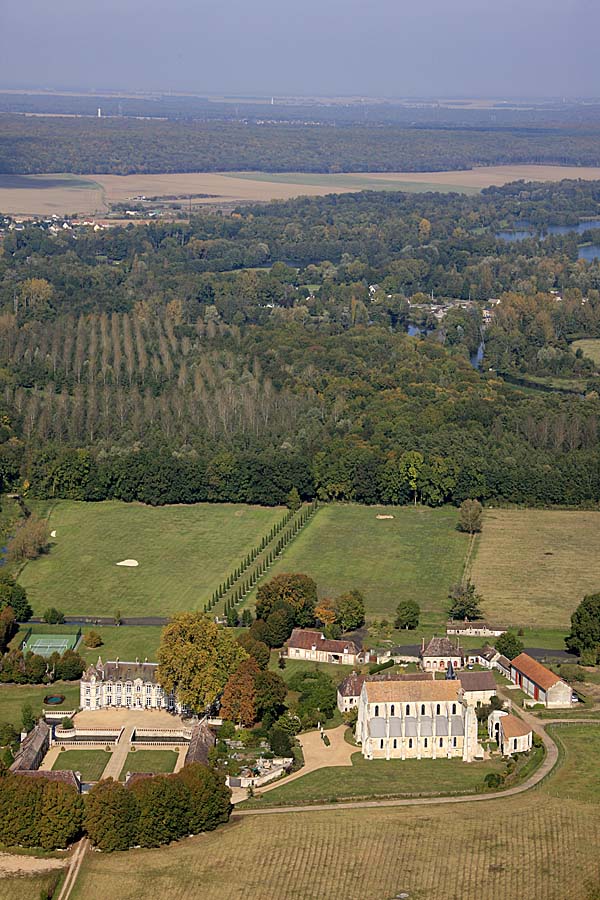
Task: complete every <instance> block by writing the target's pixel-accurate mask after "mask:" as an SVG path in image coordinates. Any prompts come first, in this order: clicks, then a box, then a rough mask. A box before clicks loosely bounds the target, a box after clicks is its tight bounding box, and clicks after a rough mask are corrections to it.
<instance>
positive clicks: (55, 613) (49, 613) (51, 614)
mask: <svg viewBox="0 0 600 900" xmlns="http://www.w3.org/2000/svg"><path fill="white" fill-rule="evenodd" d="M42 618H43V620H44V622H46V624H47V625H62V624H63V623H64V621H65V615H64V613H63V612H61V610H60V609H56V607H55V606H49V607H48V609H47V610H45V611H44V615H43V616H42Z"/></svg>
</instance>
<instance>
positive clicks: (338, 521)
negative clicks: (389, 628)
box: [269, 504, 469, 642]
mask: <svg viewBox="0 0 600 900" xmlns="http://www.w3.org/2000/svg"><path fill="white" fill-rule="evenodd" d="M377 515H392V516H393V517H394V518H393V519H383V520H380V519H377V518H376V516H377ZM457 521H458V513H457V510H456V509H454V508H453V507H444V508H442V509H429V508H427V507H416V508H415V507H410V506H408V507H380V506H377V507H373V506H357V505H352V504H348V505H345V504H344V505H342V504H331V505H329V506H325V507H322V508H321V509H320V510H319V511H318V512H317V514H316V515H315V517H314V519H313V521H312V522H311V523H310V524H309V525H308V527H307V528H305V529H304V531H302V532H301V533H300V534H299V535H298V537H297V538H296V539H295V540H294V541H293V542H292V544H291V545H290V546H289V548H288V549H287V550H286V551H285V553H284V554H283V556H282V558H281V559H280V560H279V561H278V562H277V563H276V564H275V565H274V566H273V567H272V568H271V569H270V571H269V577H272V576H273V575H276V574H278V573H280V572H305V573H306V574H307V575H310V576H311V577H312V578H314V579H315V581H316V582H317V585H318V589H319V595H320V596H321V597H332V596H336V595H339V594H341V593H343V592H344V591H348V590H352V589H357V590H359V591H361V592H362V593H363V594H364V597H365V606H366V613H367V620H369V619H371V620H372V619H374V618H377V617H384V616H385V617H387V618H390V617H391V618H393V616H394V614H395V610H396V607H397V606H398V603H399V602H400V600H404V599H408V598H412V599H414V600H416V601H417V602H418V603H419V605H420V606H421V612H422V620H423V621H426V622H427V623H432V625H437V626H438V628H439V627H440V626H441V625H443V624H444V622H445V621H446V619H447V612H446V607H447V602H448V601H447V595H448V589H449V587H450V585H451V584H453V583H454V582H457V581H459V580H460V578H461V576H462V570H463V563H464V558H465V554H466V551H467V547H468V541H469V538H468V536H467V535H465V534H461V533H460V532H459V531H457V530H456V523H457ZM413 639H414V634H412V633H410V632H409V633H408V636H407V637H406V641H408V642H411V641H412V640H413Z"/></svg>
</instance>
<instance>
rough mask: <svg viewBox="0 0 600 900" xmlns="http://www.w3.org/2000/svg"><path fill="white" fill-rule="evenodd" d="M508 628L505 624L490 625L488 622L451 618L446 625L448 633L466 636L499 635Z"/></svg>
mask: <svg viewBox="0 0 600 900" xmlns="http://www.w3.org/2000/svg"><path fill="white" fill-rule="evenodd" d="M506 630H507V629H506V628H505V627H504V626H503V625H489V624H488V623H487V622H469V621H468V620H467V619H464V621H456V620H454V619H450V621H449V622H448V623H447V625H446V634H454V635H463V636H466V637H499V636H500V635H501V634H504V633H505V631H506Z"/></svg>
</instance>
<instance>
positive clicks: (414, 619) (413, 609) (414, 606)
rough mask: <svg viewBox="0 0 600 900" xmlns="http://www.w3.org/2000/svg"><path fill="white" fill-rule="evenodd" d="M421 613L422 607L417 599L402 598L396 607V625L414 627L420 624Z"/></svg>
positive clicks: (398, 626) (397, 626) (407, 627)
mask: <svg viewBox="0 0 600 900" xmlns="http://www.w3.org/2000/svg"><path fill="white" fill-rule="evenodd" d="M420 615H421V607H420V606H419V604H418V603H417V601H416V600H402V601H401V602H400V603H399V604H398V606H397V607H396V618H395V620H394V625H395V627H396V628H406V629H409V630H410V629H413V628H416V627H417V625H418V624H419V616H420Z"/></svg>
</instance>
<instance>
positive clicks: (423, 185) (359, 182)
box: [0, 165, 600, 215]
mask: <svg viewBox="0 0 600 900" xmlns="http://www.w3.org/2000/svg"><path fill="white" fill-rule="evenodd" d="M563 178H583V179H586V180H595V179H600V167H577V166H528V165H520V166H482V167H479V168H475V169H471V170H466V171H451V172H382V173H378V172H369V173H361V172H358V173H340V174H334V175H330V174H326V173H324V174H319V173H317V174H313V173H305V172H290V173H283V174H274V173H270V172H233V173H227V174H221V173H214V172H209V173H203V172H176V173H172V174H166V175H101V174H100V175H79V176H74V175H69V174H64V175H19V176H15V175H1V176H0V210H2V212H5V213H14V214H21V215H34V214H38V215H49V214H52V213H57V214H60V213H72V212H76V213H78V214H80V215H92V214H102V213H105V212H106V211H107V210H108V207H109V205H110V204H111V203H123V202H127V201H128V200H131V199H132V198H134V197H139V196H141V195H144V196H146V197H164V196H168V197H173V196H176V197H182V198H185V199H187V197H189V196H190V195H192V197H193V203H194V204H214V203H248V202H254V201H261V200H263V201H267V200H289V199H290V198H292V197H299V196H303V195H309V196H313V197H314V196H323V195H325V194H330V193H348V192H352V191H361V190H378V191H383V190H393V191H459V192H462V193H476V192H477V191H480V190H481V189H482V188H484V187H489V186H490V185H492V184H494V185H502V184H506V183H507V182H509V181H516V180H518V179H525V180H528V181H560V180H561V179H563ZM202 194H204V195H206V196H204V197H198V196H196V197H195V198H194V195H202Z"/></svg>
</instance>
